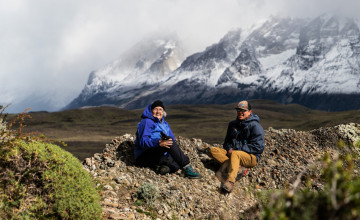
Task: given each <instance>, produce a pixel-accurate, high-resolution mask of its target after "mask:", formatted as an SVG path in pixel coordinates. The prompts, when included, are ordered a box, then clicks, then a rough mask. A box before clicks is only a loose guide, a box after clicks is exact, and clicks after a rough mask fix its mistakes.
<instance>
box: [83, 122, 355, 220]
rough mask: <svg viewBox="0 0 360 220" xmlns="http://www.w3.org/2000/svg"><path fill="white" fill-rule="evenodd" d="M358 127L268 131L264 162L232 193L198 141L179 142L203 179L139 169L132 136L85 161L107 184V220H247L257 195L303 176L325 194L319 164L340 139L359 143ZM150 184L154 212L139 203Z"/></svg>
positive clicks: (179, 138)
mask: <svg viewBox="0 0 360 220" xmlns="http://www.w3.org/2000/svg"><path fill="white" fill-rule="evenodd" d="M359 128H360V125H359V124H355V123H350V124H346V125H339V126H335V127H329V128H319V129H316V130H312V131H308V132H305V131H296V130H292V129H281V130H276V129H273V128H269V129H268V130H266V131H265V144H266V147H265V151H264V153H263V155H262V159H261V161H260V162H259V164H258V165H257V166H256V167H254V168H252V169H251V170H250V172H249V174H248V175H247V176H246V177H245V178H242V179H241V180H240V181H239V182H236V183H235V189H234V190H233V192H232V193H231V194H223V193H222V192H220V190H219V186H220V182H219V181H218V180H217V179H216V178H215V172H216V170H217V168H218V167H219V166H218V164H217V163H216V162H215V161H214V160H213V159H211V157H209V155H208V151H207V150H208V148H209V147H211V145H209V144H207V143H205V142H203V141H202V140H200V139H195V138H193V139H187V138H183V137H178V138H177V142H178V144H179V146H180V147H181V149H182V150H183V151H184V152H185V154H187V155H188V156H189V157H190V160H191V164H192V165H193V167H194V168H195V169H196V170H198V171H199V172H200V173H201V174H202V175H203V178H202V179H195V180H191V179H187V178H184V177H183V175H182V173H181V171H178V172H177V173H174V174H167V175H158V174H156V173H155V172H154V171H153V170H151V169H149V168H143V167H137V166H135V165H134V159H133V146H134V139H135V137H134V136H133V135H130V134H125V135H123V136H121V137H117V138H115V139H114V140H113V141H112V142H111V143H110V144H107V145H106V146H105V149H104V151H103V153H97V154H95V155H94V156H93V157H92V158H86V159H85V160H84V162H83V166H84V168H85V169H86V170H88V171H89V172H90V173H91V174H92V175H93V176H94V177H95V178H97V179H98V180H99V182H100V183H101V184H102V185H103V187H102V194H103V201H102V206H103V213H104V216H105V217H106V218H108V219H124V218H125V219H126V218H127V219H152V218H156V217H157V218H159V219H174V218H175V219H239V217H241V216H242V217H244V218H247V217H249V216H252V217H254V215H255V216H256V210H257V209H258V205H257V203H258V198H257V196H256V195H257V192H258V191H262V190H268V189H284V188H286V187H289V186H290V185H291V184H292V183H293V182H294V181H295V179H296V178H297V176H298V175H300V174H301V175H302V179H303V182H302V186H304V185H305V182H306V180H309V179H311V182H312V185H311V187H312V188H313V189H314V190H319V189H322V188H323V183H322V182H321V180H320V173H319V170H320V166H319V164H318V162H317V161H318V159H319V158H320V157H321V156H322V155H323V154H324V153H325V152H328V153H330V154H334V153H335V152H338V151H339V150H340V149H339V148H338V141H339V140H344V141H346V142H350V143H354V142H356V141H358V140H359V137H360V131H359ZM216 146H221V145H220V144H217V145H216ZM342 150H353V148H351V147H348V148H347V149H342ZM145 183H146V184H153V185H154V186H156V188H157V189H158V190H159V196H158V197H157V199H156V201H155V202H153V203H152V204H151V208H149V207H148V205H146V204H140V203H138V202H136V200H137V199H138V198H137V197H136V191H137V190H138V189H139V187H140V186H142V185H143V184H145ZM109 186H111V187H109ZM149 210H150V211H149ZM151 210H152V211H151Z"/></svg>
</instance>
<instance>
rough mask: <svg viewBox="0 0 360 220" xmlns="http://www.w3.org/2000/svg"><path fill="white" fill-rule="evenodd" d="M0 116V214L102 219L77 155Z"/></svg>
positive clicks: (16, 217)
mask: <svg viewBox="0 0 360 220" xmlns="http://www.w3.org/2000/svg"><path fill="white" fill-rule="evenodd" d="M0 116H1V114H0ZM20 117H21V116H20ZM0 119H1V120H0V128H1V129H0V144H1V145H0V190H1V194H0V219H48V218H50V219H54V218H55V219H101V217H102V213H101V212H102V210H101V206H100V195H99V193H98V192H97V191H96V189H95V187H94V183H93V182H92V179H91V176H90V175H89V174H88V173H87V172H86V171H85V170H84V169H83V167H82V165H81V163H80V161H79V160H78V159H77V158H75V157H74V156H72V155H71V154H70V153H69V152H67V151H65V150H63V149H61V148H60V147H59V146H57V145H54V144H50V143H46V142H43V141H41V140H38V139H37V138H32V137H30V136H21V133H20V132H19V131H17V132H16V131H12V130H11V129H10V128H11V126H10V125H11V124H12V123H11V124H10V125H8V124H6V123H5V122H4V121H3V120H2V117H0ZM20 128H21V126H20Z"/></svg>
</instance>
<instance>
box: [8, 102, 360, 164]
mask: <svg viewBox="0 0 360 220" xmlns="http://www.w3.org/2000/svg"><path fill="white" fill-rule="evenodd" d="M251 103H252V106H253V111H254V113H255V114H257V115H258V116H259V117H260V118H261V124H262V126H263V127H264V129H267V128H268V127H273V128H277V129H279V128H292V129H296V130H311V129H315V128H319V127H324V126H334V125H338V124H341V123H349V122H360V110H356V111H344V112H324V111H315V110H311V109H308V108H305V107H303V106H300V105H296V104H289V105H283V104H279V103H276V102H274V101H268V100H253V101H252V102H251ZM234 106H235V104H227V105H171V106H166V111H167V114H168V117H167V118H166V120H167V121H168V122H169V124H170V126H171V129H172V131H173V132H174V134H175V136H183V137H187V138H200V139H202V140H203V141H205V142H207V143H210V144H213V143H222V141H223V139H224V136H225V133H226V129H227V125H228V123H229V121H231V120H233V119H235V117H236V112H235V111H234ZM142 112H143V109H137V110H126V109H119V108H115V107H94V108H86V109H75V110H68V111H62V112H53V113H47V112H30V115H31V116H32V118H31V119H28V120H27V121H26V122H25V124H26V125H27V126H26V127H25V128H24V131H26V132H40V133H43V134H44V135H45V136H47V137H49V138H54V139H58V140H62V141H64V142H66V143H67V144H68V147H66V148H65V149H66V150H68V151H69V152H71V153H73V154H74V155H75V156H76V157H78V158H79V159H80V160H82V159H84V158H86V157H90V156H92V155H93V154H94V153H96V152H101V151H102V150H103V148H104V145H105V144H106V143H110V142H111V140H112V139H113V138H114V137H116V136H120V135H123V134H125V133H130V134H135V132H136V125H137V123H138V122H139V121H140V116H141V114H142ZM9 118H10V119H11V117H9Z"/></svg>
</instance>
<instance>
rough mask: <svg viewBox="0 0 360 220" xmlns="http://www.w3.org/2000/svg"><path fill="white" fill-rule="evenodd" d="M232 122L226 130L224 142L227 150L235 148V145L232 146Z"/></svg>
mask: <svg viewBox="0 0 360 220" xmlns="http://www.w3.org/2000/svg"><path fill="white" fill-rule="evenodd" d="M231 139H232V138H231V122H230V123H229V125H228V129H227V132H226V136H225V140H224V144H223V148H224V149H225V150H226V151H229V150H230V148H233V147H234V146H232V145H233V144H232V140H231Z"/></svg>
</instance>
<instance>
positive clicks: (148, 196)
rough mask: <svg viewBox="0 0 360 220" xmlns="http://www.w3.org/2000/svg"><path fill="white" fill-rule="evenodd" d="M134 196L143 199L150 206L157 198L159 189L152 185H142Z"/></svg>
mask: <svg viewBox="0 0 360 220" xmlns="http://www.w3.org/2000/svg"><path fill="white" fill-rule="evenodd" d="M136 194H137V197H138V198H139V199H144V200H145V202H146V203H147V204H148V205H149V206H152V205H153V204H154V202H155V201H156V199H157V198H158V197H159V189H158V188H157V187H156V186H155V185H154V184H151V183H144V184H142V185H141V186H140V187H139V188H138V190H137V191H136Z"/></svg>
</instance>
